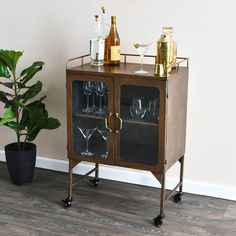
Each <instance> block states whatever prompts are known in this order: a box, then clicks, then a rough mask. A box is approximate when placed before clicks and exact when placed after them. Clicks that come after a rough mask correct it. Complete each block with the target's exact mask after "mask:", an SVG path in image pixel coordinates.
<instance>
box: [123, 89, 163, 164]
mask: <svg viewBox="0 0 236 236" xmlns="http://www.w3.org/2000/svg"><path fill="white" fill-rule="evenodd" d="M159 111H160V91H159V89H158V88H156V87H143V86H135V85H121V87H120V117H121V119H122V121H123V127H122V129H121V131H120V139H119V142H118V143H119V147H118V148H119V159H120V161H121V162H126V163H127V162H129V163H134V164H135V163H138V164H144V165H156V164H157V163H158V137H159Z"/></svg>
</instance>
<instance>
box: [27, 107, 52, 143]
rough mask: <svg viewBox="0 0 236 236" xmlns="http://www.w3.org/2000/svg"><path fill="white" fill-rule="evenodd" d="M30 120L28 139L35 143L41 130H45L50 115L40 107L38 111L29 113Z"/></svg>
mask: <svg viewBox="0 0 236 236" xmlns="http://www.w3.org/2000/svg"><path fill="white" fill-rule="evenodd" d="M28 118H29V120H28V122H27V129H28V135H27V139H28V141H33V140H34V139H35V138H36V137H37V135H38V133H39V132H40V130H41V129H43V127H44V125H45V123H46V121H47V118H48V113H47V111H46V110H45V109H43V108H41V107H38V109H34V110H33V111H32V112H30V113H29V116H28Z"/></svg>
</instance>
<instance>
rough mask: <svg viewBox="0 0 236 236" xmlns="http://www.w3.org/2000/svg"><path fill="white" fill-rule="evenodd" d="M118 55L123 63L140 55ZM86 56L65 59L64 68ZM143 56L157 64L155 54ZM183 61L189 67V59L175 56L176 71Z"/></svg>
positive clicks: (82, 61)
mask: <svg viewBox="0 0 236 236" xmlns="http://www.w3.org/2000/svg"><path fill="white" fill-rule="evenodd" d="M120 55H121V56H123V57H124V63H125V64H126V63H127V57H140V55H139V54H129V53H121V54H120ZM86 57H90V54H85V55H83V56H78V57H74V58H70V59H68V60H67V61H66V70H67V69H69V68H68V67H69V63H70V62H72V61H75V60H80V65H81V66H82V65H84V59H85V58H86ZM144 57H148V58H153V59H154V64H158V63H157V57H156V56H154V55H144ZM184 62H186V67H187V68H188V67H189V59H188V58H186V57H176V64H175V67H176V71H178V68H179V66H180V64H183V63H184ZM165 76H167V75H165Z"/></svg>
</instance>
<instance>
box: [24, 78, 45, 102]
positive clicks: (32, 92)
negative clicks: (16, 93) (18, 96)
mask: <svg viewBox="0 0 236 236" xmlns="http://www.w3.org/2000/svg"><path fill="white" fill-rule="evenodd" d="M42 86H43V84H42V82H41V81H38V82H37V83H36V84H34V85H32V86H30V87H29V88H28V90H27V91H26V92H25V93H24V94H22V103H26V102H27V101H28V100H29V99H31V98H33V97H35V96H36V95H37V94H38V93H39V92H40V91H41V90H42Z"/></svg>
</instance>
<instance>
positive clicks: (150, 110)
mask: <svg viewBox="0 0 236 236" xmlns="http://www.w3.org/2000/svg"><path fill="white" fill-rule="evenodd" d="M147 117H148V118H149V119H151V120H155V119H157V118H158V117H159V99H157V98H156V99H154V100H150V101H149V102H148V105H147Z"/></svg>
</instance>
